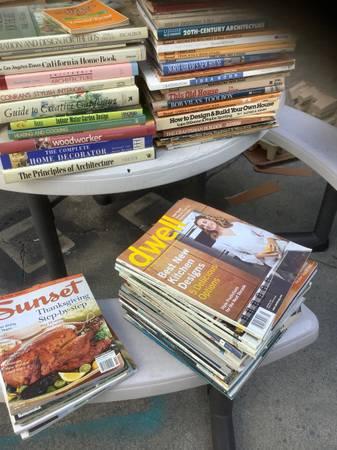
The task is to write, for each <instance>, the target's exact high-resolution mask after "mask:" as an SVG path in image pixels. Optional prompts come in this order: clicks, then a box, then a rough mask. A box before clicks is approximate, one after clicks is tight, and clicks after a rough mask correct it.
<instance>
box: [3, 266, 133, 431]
mask: <svg viewBox="0 0 337 450" xmlns="http://www.w3.org/2000/svg"><path fill="white" fill-rule="evenodd" d="M0 302H1V304H4V305H6V312H4V311H5V310H4V309H3V312H4V313H3V314H2V317H1V323H0V384H1V390H2V393H3V395H4V397H5V400H6V404H7V407H8V412H9V416H10V420H11V422H12V425H13V429H14V431H15V433H17V434H19V435H21V437H22V438H23V439H26V438H28V437H31V436H33V435H34V434H36V433H38V432H40V431H42V430H43V429H45V428H46V427H49V426H50V425H52V424H53V423H55V422H56V421H58V420H60V419H62V418H63V417H65V416H66V415H68V414H70V413H71V412H72V411H74V410H75V409H77V408H78V407H80V406H81V405H84V404H85V403H86V402H88V400H90V399H92V398H94V397H95V396H97V395H98V394H100V393H102V392H104V391H105V390H106V389H109V388H111V387H112V386H113V385H115V384H116V383H118V382H120V381H122V380H124V379H126V378H128V377H129V376H130V375H132V374H133V373H134V371H135V365H134V362H133V360H132V359H131V357H130V356H129V354H128V353H127V350H126V349H125V347H124V345H123V343H122V342H121V341H120V340H119V339H118V337H117V336H116V334H115V333H114V331H113V330H112V329H111V328H110V327H109V325H108V323H107V322H106V320H105V319H104V317H103V315H102V312H101V310H100V308H99V305H98V304H97V303H96V301H95V298H94V296H93V294H92V292H91V290H90V288H89V286H88V284H87V282H86V280H85V278H84V276H83V275H82V274H79V275H72V276H69V277H66V278H62V279H59V280H54V281H49V282H47V283H43V284H39V285H35V286H33V287H31V288H29V289H26V290H24V291H20V292H15V293H13V294H8V295H5V296H1V297H0Z"/></svg>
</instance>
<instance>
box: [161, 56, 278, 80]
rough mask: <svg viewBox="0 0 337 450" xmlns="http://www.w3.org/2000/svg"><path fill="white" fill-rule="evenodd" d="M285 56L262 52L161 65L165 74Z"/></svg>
mask: <svg viewBox="0 0 337 450" xmlns="http://www.w3.org/2000/svg"><path fill="white" fill-rule="evenodd" d="M282 56H284V53H261V54H259V53H258V54H255V55H241V56H231V57H227V58H226V57H225V58H208V59H199V60H191V61H183V62H174V63H173V62H169V63H163V64H160V65H159V68H160V71H161V72H162V74H163V75H171V74H175V73H182V72H193V71H194V70H205V69H214V68H216V67H226V66H233V65H235V64H244V63H249V62H256V61H268V60H270V59H277V58H281V57H282Z"/></svg>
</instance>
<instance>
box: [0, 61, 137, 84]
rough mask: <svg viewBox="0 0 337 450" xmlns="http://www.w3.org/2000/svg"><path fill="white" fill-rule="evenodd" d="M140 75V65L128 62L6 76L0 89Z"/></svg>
mask: <svg viewBox="0 0 337 450" xmlns="http://www.w3.org/2000/svg"><path fill="white" fill-rule="evenodd" d="M135 75H138V64H137V63H136V62H126V63H122V64H107V65H103V66H96V67H77V68H73V69H71V70H69V69H63V70H48V71H46V72H33V73H30V75H29V77H27V75H26V74H25V73H24V74H22V73H18V74H14V75H4V76H2V77H0V89H18V88H28V87H34V86H47V85H54V86H55V85H59V84H64V83H78V82H88V81H94V80H109V79H111V78H122V77H131V76H135Z"/></svg>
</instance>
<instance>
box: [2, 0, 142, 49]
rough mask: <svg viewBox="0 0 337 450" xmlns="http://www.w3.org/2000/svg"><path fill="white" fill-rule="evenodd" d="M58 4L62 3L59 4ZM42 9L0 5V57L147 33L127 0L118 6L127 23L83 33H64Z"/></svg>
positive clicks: (134, 37) (123, 39)
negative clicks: (32, 50)
mask: <svg viewBox="0 0 337 450" xmlns="http://www.w3.org/2000/svg"><path fill="white" fill-rule="evenodd" d="M59 5H60V6H64V4H62V3H60V4H59ZM55 6H57V4H56V5H55ZM44 9H46V8H45V7H41V5H29V6H18V7H15V6H13V7H6V8H1V11H0V19H1V20H0V24H1V25H0V57H1V56H6V55H9V54H12V55H15V54H16V53H19V52H23V51H26V52H27V51H29V50H30V49H35V50H36V49H39V50H40V51H41V52H45V51H46V50H48V49H51V50H52V49H53V48H55V47H63V48H65V49H66V48H67V47H73V48H75V47H76V46H77V45H83V44H95V45H97V44H98V43H102V44H103V43H116V42H117V43H120V42H121V43H125V42H139V41H142V40H144V39H145V38H147V36H148V32H147V27H146V26H144V24H143V23H142V22H140V21H139V18H138V14H137V12H136V11H135V9H136V8H135V7H134V6H133V4H132V2H131V1H130V0H125V1H124V2H123V4H121V7H120V8H119V9H118V10H119V12H120V13H122V14H123V15H125V16H127V17H128V18H129V19H130V25H128V26H123V27H119V28H113V29H109V30H102V31H96V32H92V33H84V34H68V33H66V32H65V31H64V29H62V27H60V26H59V25H57V24H56V23H54V22H52V21H51V20H50V19H48V18H46V17H45V15H44V14H43V10H44Z"/></svg>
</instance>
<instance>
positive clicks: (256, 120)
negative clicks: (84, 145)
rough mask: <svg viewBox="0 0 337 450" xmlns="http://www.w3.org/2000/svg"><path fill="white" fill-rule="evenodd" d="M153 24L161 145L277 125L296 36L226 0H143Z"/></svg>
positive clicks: (146, 74) (145, 70)
mask: <svg viewBox="0 0 337 450" xmlns="http://www.w3.org/2000/svg"><path fill="white" fill-rule="evenodd" d="M137 6H138V10H139V12H140V15H141V17H142V18H143V19H144V22H145V23H146V25H147V26H148V28H149V39H148V42H147V46H148V55H149V57H148V60H147V62H146V63H142V64H141V72H142V76H143V78H144V84H145V88H144V90H145V92H146V97H147V101H148V104H149V105H150V107H151V108H152V111H153V115H154V118H155V122H156V126H157V130H158V134H157V139H156V145H157V146H158V147H162V148H166V149H172V148H175V147H180V146H183V145H190V144H193V143H200V142H206V141H212V140H215V139H220V138H223V137H231V136H236V135H242V134H247V133H252V132H256V131H259V130H264V129H267V128H271V127H273V126H275V125H276V113H277V110H278V108H279V104H280V96H281V92H282V91H283V90H284V83H285V77H286V76H287V75H288V74H289V71H291V70H292V69H294V67H295V60H294V55H293V52H294V50H295V38H294V36H292V35H291V34H290V33H288V32H286V31H284V30H279V29H274V28H272V27H271V26H269V25H268V20H267V19H265V18H263V17H260V16H259V15H258V14H257V12H256V11H254V10H253V11H251V10H249V9H247V8H246V9H244V8H242V7H241V8H240V7H238V6H237V5H232V4H226V6H224V4H223V2H220V1H211V2H207V1H205V0H200V1H197V2H190V1H188V0H186V1H184V0H183V1H179V0H173V1H171V2H163V1H162V0H137Z"/></svg>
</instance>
